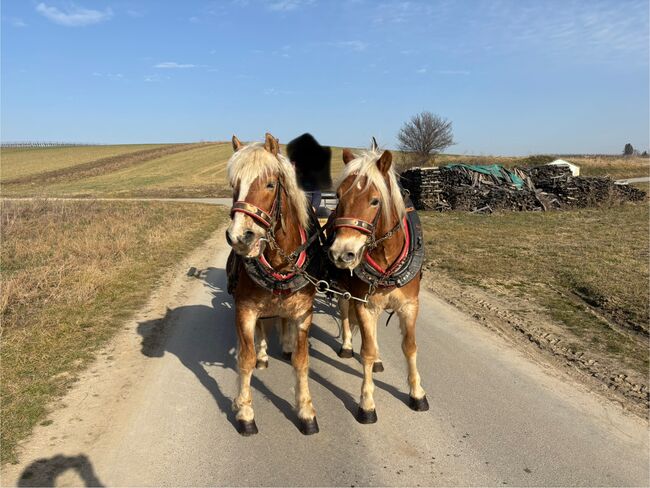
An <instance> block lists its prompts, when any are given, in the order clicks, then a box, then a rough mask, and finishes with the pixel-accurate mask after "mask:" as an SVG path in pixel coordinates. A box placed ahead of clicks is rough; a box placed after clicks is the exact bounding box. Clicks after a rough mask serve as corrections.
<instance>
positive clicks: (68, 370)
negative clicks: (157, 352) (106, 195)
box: [0, 200, 226, 462]
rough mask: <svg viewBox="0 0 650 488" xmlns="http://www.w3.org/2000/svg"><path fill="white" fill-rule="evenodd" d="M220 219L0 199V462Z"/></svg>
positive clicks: (174, 210)
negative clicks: (169, 270)
mask: <svg viewBox="0 0 650 488" xmlns="http://www.w3.org/2000/svg"><path fill="white" fill-rule="evenodd" d="M225 218H226V213H225V211H223V210H221V209H220V208H218V207H214V206H206V205H196V204H181V203H171V204H170V203H166V204H164V203H157V202H156V203H150V202H98V201H87V202H61V201H58V202H57V201H41V200H35V201H30V202H7V201H3V202H2V203H1V207H0V219H1V224H2V251H1V258H2V260H1V262H2V302H1V314H2V315H1V317H2V373H3V374H2V380H1V385H2V392H3V402H2V403H3V404H2V432H1V434H2V451H1V454H2V461H3V462H4V461H11V460H12V459H13V458H14V450H15V447H16V442H17V441H18V440H20V439H21V438H22V437H24V436H25V435H26V434H27V433H28V432H29V431H30V429H31V428H32V427H33V426H34V425H35V424H36V423H37V422H39V421H40V420H42V419H43V417H44V415H45V414H46V409H47V403H48V402H49V401H50V400H52V399H53V398H55V397H57V396H59V395H61V394H62V393H63V392H64V391H65V389H66V387H67V386H68V385H70V383H71V382H72V381H73V380H74V375H75V373H76V372H78V371H80V370H81V369H82V368H83V367H84V366H85V365H86V364H87V363H88V361H89V360H90V359H91V358H92V354H93V352H94V351H95V350H97V348H98V347H100V346H101V345H102V344H104V343H105V342H106V341H107V340H108V339H109V338H110V337H111V336H112V334H114V333H115V332H116V330H117V329H118V328H119V327H120V326H121V325H122V324H123V323H124V320H126V319H127V318H128V317H129V316H130V315H131V314H132V313H133V312H134V311H135V310H137V309H138V308H139V307H140V306H142V304H143V303H144V302H145V300H146V299H147V297H148V296H149V294H150V293H151V291H152V289H153V287H154V286H155V285H156V283H157V282H158V280H159V278H160V276H161V274H162V272H163V271H164V270H165V269H167V268H169V267H170V266H172V265H173V264H175V263H176V262H178V260H179V258H180V257H182V256H183V255H184V254H185V253H187V252H188V251H189V250H191V249H193V248H194V247H195V246H197V245H199V244H200V243H201V242H203V240H204V239H205V238H206V237H207V236H208V235H209V234H210V233H211V232H212V231H214V230H215V229H217V228H218V227H219V226H220V225H221V224H222V223H223V222H224V221H225Z"/></svg>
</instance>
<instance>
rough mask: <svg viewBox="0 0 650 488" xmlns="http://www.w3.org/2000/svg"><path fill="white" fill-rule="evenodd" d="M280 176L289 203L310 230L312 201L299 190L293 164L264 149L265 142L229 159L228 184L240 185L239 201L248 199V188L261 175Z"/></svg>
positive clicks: (244, 148)
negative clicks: (310, 202)
mask: <svg viewBox="0 0 650 488" xmlns="http://www.w3.org/2000/svg"><path fill="white" fill-rule="evenodd" d="M272 174H277V175H279V176H280V178H281V179H282V184H283V186H284V188H285V190H286V192H287V197H288V199H289V204H290V205H291V206H292V207H293V209H294V211H295V212H296V218H297V219H298V222H299V223H300V225H301V226H302V227H303V229H306V228H307V227H309V213H308V210H307V209H308V205H309V202H308V201H307V198H306V196H305V194H304V193H303V191H302V190H301V189H300V188H299V187H298V182H297V180H296V171H295V170H294V168H293V165H292V164H291V162H290V161H289V160H288V159H287V158H286V157H285V156H283V155H282V154H278V155H277V157H276V156H274V155H273V154H272V153H270V152H269V151H267V150H266V149H264V143H261V142H255V143H253V144H249V145H247V146H244V147H242V148H241V149H240V150H239V151H237V152H235V153H234V154H233V155H232V156H231V157H230V159H229V160H228V182H229V183H230V186H231V187H233V188H234V187H235V186H237V184H238V183H239V186H240V196H239V197H240V198H245V197H246V194H247V193H248V188H249V187H250V185H251V184H252V183H253V181H255V179H256V178H257V177H259V176H268V175H272Z"/></svg>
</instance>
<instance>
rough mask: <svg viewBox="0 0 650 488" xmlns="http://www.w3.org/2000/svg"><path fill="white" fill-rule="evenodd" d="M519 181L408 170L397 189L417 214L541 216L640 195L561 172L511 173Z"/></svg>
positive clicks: (467, 172)
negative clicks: (408, 196)
mask: <svg viewBox="0 0 650 488" xmlns="http://www.w3.org/2000/svg"><path fill="white" fill-rule="evenodd" d="M512 173H514V174H515V175H516V176H518V177H519V178H521V179H522V180H523V181H524V185H523V187H521V188H518V187H517V186H515V185H514V184H512V183H511V182H510V181H507V180H506V179H505V178H504V179H502V178H497V177H494V176H493V175H488V174H483V173H479V172H477V171H472V170H471V169H468V168H465V167H462V166H454V167H433V168H411V169H408V170H406V171H404V172H403V173H402V174H401V183H402V185H403V187H404V188H405V189H407V190H408V191H409V192H410V194H411V199H412V200H413V203H414V205H415V207H416V208H417V209H419V210H438V211H445V210H463V211H469V212H493V211H496V210H513V211H547V210H557V209H562V208H571V207H591V206H602V205H616V204H620V203H622V202H625V201H640V200H643V199H644V198H645V192H643V191H641V190H639V189H638V188H635V187H631V186H629V185H619V184H616V183H615V182H614V181H613V180H612V179H610V178H607V177H583V176H577V177H574V176H572V174H571V170H570V169H569V168H566V167H562V166H548V165H543V166H535V167H532V168H514V169H513V170H512Z"/></svg>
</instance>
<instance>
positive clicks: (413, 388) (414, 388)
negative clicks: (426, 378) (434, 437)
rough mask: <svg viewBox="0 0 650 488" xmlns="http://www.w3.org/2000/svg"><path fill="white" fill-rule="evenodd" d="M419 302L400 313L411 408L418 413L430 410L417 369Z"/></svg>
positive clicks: (412, 303) (409, 304) (403, 308)
mask: <svg viewBox="0 0 650 488" xmlns="http://www.w3.org/2000/svg"><path fill="white" fill-rule="evenodd" d="M418 310H419V302H418V299H417V298H415V299H414V300H412V301H409V302H407V303H405V304H404V305H403V306H402V307H401V308H400V309H399V310H398V311H397V314H398V316H399V324H400V328H401V329H402V351H403V352H404V356H405V357H406V362H407V364H408V371H409V372H408V382H409V407H411V408H412V409H413V410H415V411H418V412H423V411H425V410H429V402H428V401H427V396H426V393H425V391H424V389H423V388H422V386H421V385H420V373H419V372H418V367H417V355H418V353H417V351H418V347H417V344H416V343H415V324H416V321H417V318H418Z"/></svg>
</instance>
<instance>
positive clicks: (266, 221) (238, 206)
mask: <svg viewBox="0 0 650 488" xmlns="http://www.w3.org/2000/svg"><path fill="white" fill-rule="evenodd" d="M282 191H284V186H283V185H282V181H281V180H280V179H279V178H278V186H277V188H276V190H275V196H274V197H273V203H272V204H271V213H269V212H267V211H266V210H264V209H262V208H260V207H258V206H257V205H254V204H252V203H250V202H247V201H246V200H237V201H236V202H235V203H233V205H232V207H231V209H230V218H231V219H232V218H233V217H234V216H235V213H237V212H240V213H243V214H246V215H248V216H249V217H251V218H252V219H253V220H254V221H255V222H256V223H257V224H258V225H260V226H262V227H263V228H264V229H266V231H267V232H269V231H270V232H273V230H274V228H275V224H276V222H277V219H278V215H279V214H280V208H281V206H282Z"/></svg>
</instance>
